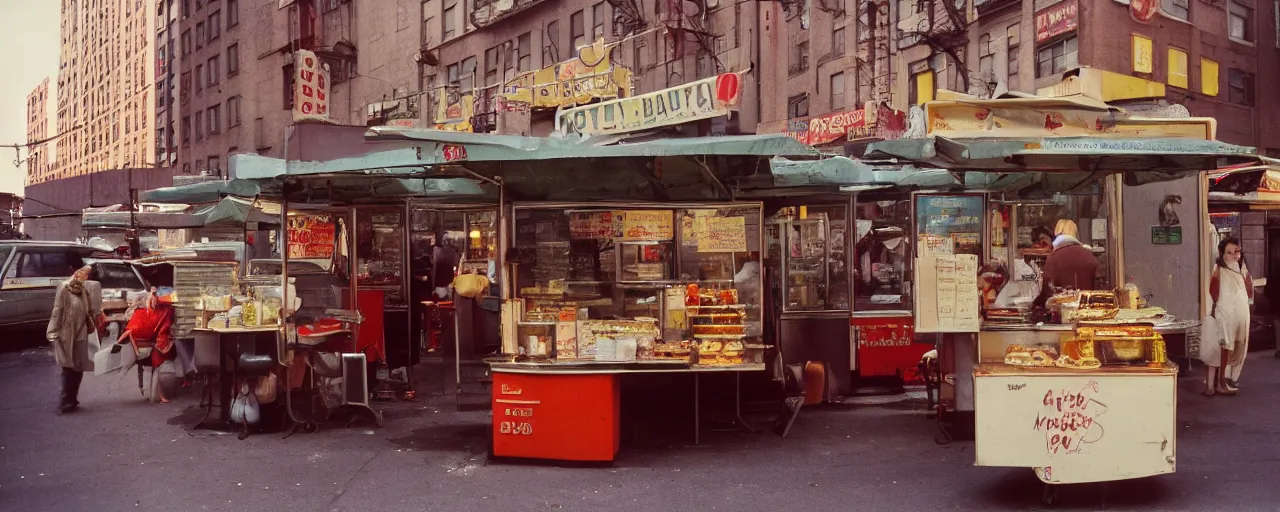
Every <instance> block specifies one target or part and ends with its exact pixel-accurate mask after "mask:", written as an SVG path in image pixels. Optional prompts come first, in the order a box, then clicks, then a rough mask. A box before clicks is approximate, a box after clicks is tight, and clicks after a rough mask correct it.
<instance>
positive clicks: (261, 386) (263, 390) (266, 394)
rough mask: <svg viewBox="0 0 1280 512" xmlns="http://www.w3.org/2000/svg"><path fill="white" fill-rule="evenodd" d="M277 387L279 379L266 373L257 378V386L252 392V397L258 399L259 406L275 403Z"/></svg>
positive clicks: (272, 374)
mask: <svg viewBox="0 0 1280 512" xmlns="http://www.w3.org/2000/svg"><path fill="white" fill-rule="evenodd" d="M278 385H279V377H276V374H274V373H268V374H266V375H263V376H262V377H259V378H258V385H257V387H256V388H255V389H254V390H253V394H254V397H255V398H257V399H258V403H259V404H269V403H272V402H275V401H276V389H277V386H278Z"/></svg>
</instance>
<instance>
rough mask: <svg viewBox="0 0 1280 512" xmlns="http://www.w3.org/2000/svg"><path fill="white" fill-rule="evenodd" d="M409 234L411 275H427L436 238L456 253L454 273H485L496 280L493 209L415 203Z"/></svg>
mask: <svg viewBox="0 0 1280 512" xmlns="http://www.w3.org/2000/svg"><path fill="white" fill-rule="evenodd" d="M409 236H410V244H411V246H412V248H413V255H412V256H413V260H412V261H413V272H414V273H415V274H420V275H426V274H428V272H427V270H428V269H429V268H430V265H431V261H430V260H431V248H432V246H433V245H435V243H436V241H437V240H440V241H441V243H443V244H446V245H448V246H449V247H451V248H453V249H454V251H456V252H457V254H458V268H457V269H456V270H457V272H458V273H464V272H467V273H476V274H481V275H485V276H488V277H489V280H490V281H491V282H495V283H496V282H497V279H498V274H499V273H498V271H497V257H498V256H497V255H498V213H497V211H496V210H476V209H458V208H447V207H426V206H415V207H414V208H413V230H412V232H411V233H410V235H409ZM445 284H448V283H445ZM433 286H434V285H433Z"/></svg>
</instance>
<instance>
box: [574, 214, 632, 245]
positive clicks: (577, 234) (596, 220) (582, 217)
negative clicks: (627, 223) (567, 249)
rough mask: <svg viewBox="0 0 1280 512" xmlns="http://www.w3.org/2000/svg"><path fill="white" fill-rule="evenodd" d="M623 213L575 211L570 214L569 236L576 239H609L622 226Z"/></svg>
mask: <svg viewBox="0 0 1280 512" xmlns="http://www.w3.org/2000/svg"><path fill="white" fill-rule="evenodd" d="M621 220H622V215H620V214H618V213H616V212H573V213H570V214H569V237H570V238H572V239H574V240H608V239H610V238H613V237H615V236H616V233H617V232H618V231H619V230H620V228H621V224H620V222H621Z"/></svg>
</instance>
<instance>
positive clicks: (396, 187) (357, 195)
mask: <svg viewBox="0 0 1280 512" xmlns="http://www.w3.org/2000/svg"><path fill="white" fill-rule="evenodd" d="M215 185H216V186H215ZM282 194H283V185H282V183H281V182H279V181H277V180H269V179H263V180H244V179H237V180H230V181H219V182H212V183H198V184H194V185H184V186H180V187H167V188H158V189H155V190H148V191H145V192H142V193H140V194H139V195H138V197H139V198H140V199H141V200H142V201H148V202H169V203H207V202H210V201H217V200H219V199H220V198H224V197H240V198H253V197H263V198H268V199H279V198H281V197H282ZM298 194H300V195H302V196H307V195H308V194H312V195H314V194H321V195H322V196H323V197H324V198H325V199H326V200H328V198H330V197H332V198H333V199H334V200H335V201H338V202H358V201H360V200H368V201H377V200H390V199H402V198H406V197H428V198H434V197H447V198H462V199H465V198H480V197H485V196H486V195H488V194H489V191H487V190H486V188H485V187H482V186H481V185H480V184H479V183H477V182H476V181H474V180H468V179H462V178H445V179H405V178H386V177H373V178H370V177H364V176H350V177H334V178H329V179H325V180H321V181H318V182H314V183H309V184H305V185H301V186H300V187H299V191H298Z"/></svg>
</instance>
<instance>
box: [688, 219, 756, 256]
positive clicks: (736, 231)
mask: <svg viewBox="0 0 1280 512" xmlns="http://www.w3.org/2000/svg"><path fill="white" fill-rule="evenodd" d="M698 220H699V221H701V222H697V221H695V222H694V226H695V229H694V236H695V237H696V239H697V241H698V252H747V219H746V218H745V217H704V218H701V219H698ZM700 223H701V224H702V225H703V227H702V229H697V227H696V226H697V225H698V224H700Z"/></svg>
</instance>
